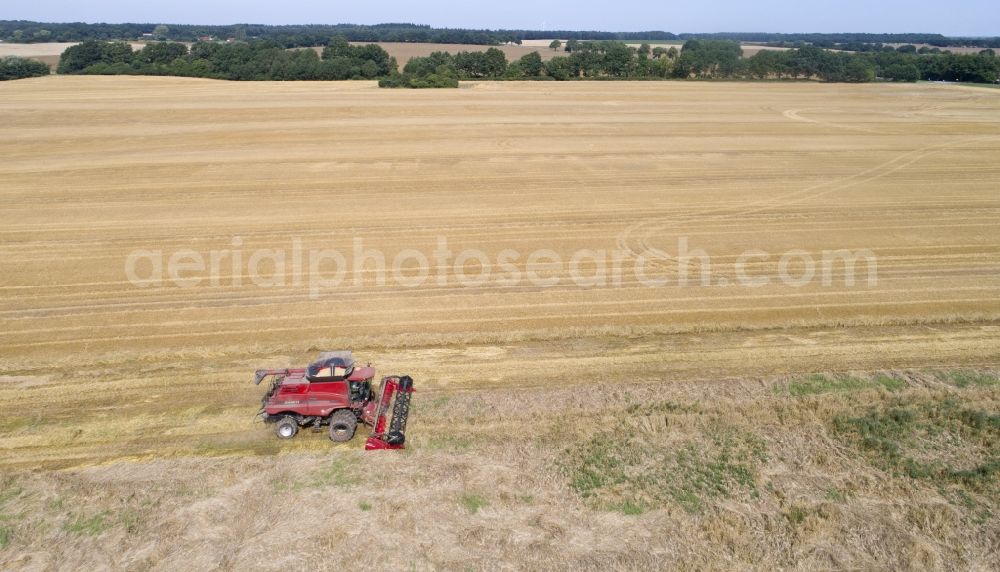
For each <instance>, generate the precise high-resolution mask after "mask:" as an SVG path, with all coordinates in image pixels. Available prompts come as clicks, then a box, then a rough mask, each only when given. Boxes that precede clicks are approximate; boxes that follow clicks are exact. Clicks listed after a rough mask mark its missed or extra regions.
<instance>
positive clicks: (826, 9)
mask: <svg viewBox="0 0 1000 572" xmlns="http://www.w3.org/2000/svg"><path fill="white" fill-rule="evenodd" d="M998 6H1000V4H998V2H997V0H952V1H950V2H949V1H947V0H837V1H830V0H815V1H810V0H738V1H723V0H689V1H687V2H685V1H669V2H668V1H664V0H652V1H650V0H647V1H636V0H611V1H608V0H603V1H598V0H500V1H496V2H477V1H476V0H465V1H461V2H455V1H443V0H375V1H366V0H353V1H351V2H344V1H343V0H328V1H325V2H324V1H322V0H319V1H309V0H281V1H278V2H275V1H274V0H270V1H258V0H165V1H161V2H144V1H142V0H103V1H100V2H80V1H79V0H72V1H71V0H3V2H2V5H0V20H41V21H48V22H69V21H83V22H155V23H160V22H164V23H180V24H232V23H254V24H311V23H316V24H336V23H355V24H377V23H381V22H413V23H418V24H429V25H432V26H436V27H463V28H523V29H549V30H552V29H563V30H566V29H569V30H604V31H621V32H624V31H641V30H665V31H668V32H675V33H681V32H936V33H941V34H945V35H952V36H1000V7H998Z"/></svg>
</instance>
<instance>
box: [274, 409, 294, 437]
mask: <svg viewBox="0 0 1000 572" xmlns="http://www.w3.org/2000/svg"><path fill="white" fill-rule="evenodd" d="M298 432H299V422H298V421H297V420H296V419H295V418H294V417H291V416H287V415H286V416H285V417H282V418H281V419H279V420H278V423H277V424H276V425H275V427H274V433H275V434H276V435H277V436H278V439H291V438H292V437H294V436H295V434H296V433H298Z"/></svg>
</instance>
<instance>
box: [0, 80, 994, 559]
mask: <svg viewBox="0 0 1000 572" xmlns="http://www.w3.org/2000/svg"><path fill="white" fill-rule="evenodd" d="M0 119H2V125H3V129H2V137H0V157H3V160H2V162H0V217H2V223H3V224H2V225H0V296H2V297H0V325H2V327H0V470H2V472H3V474H2V477H0V478H2V482H0V485H2V487H3V488H2V489H0V567H11V568H36V569H63V568H65V569H76V568H82V567H107V568H113V569H119V568H127V569H149V568H155V569H191V568H192V567H194V568H199V569H201V568H227V569H228V568H234V569H235V568H246V567H248V566H249V567H256V568H268V569H270V568H274V569H279V568H282V569H287V568H288V567H294V568H297V567H301V566H306V565H308V566H311V567H315V568H320V569H324V568H335V567H338V566H340V565H346V564H348V563H350V564H352V565H356V564H357V563H358V562H361V563H368V564H372V565H376V564H377V565H381V566H384V565H386V564H389V565H392V566H394V567H395V566H400V567H411V568H415V569H468V568H476V569H510V568H520V569H552V568H563V569H581V568H582V569H601V570H607V569H626V568H639V567H661V568H662V567H676V566H692V567H709V568H720V567H721V568H753V567H761V568H764V567H770V566H771V565H780V566H783V567H806V568H841V567H853V568H886V567H916V568H982V569H987V568H995V567H997V566H998V565H1000V556H998V554H997V548H996V546H997V544H998V539H1000V527H998V526H997V524H996V523H997V515H996V513H995V511H996V510H998V509H997V507H998V504H997V485H996V474H995V473H992V472H990V471H991V470H992V469H989V468H988V467H991V466H992V465H990V464H989V463H990V460H991V459H995V458H996V457H995V455H996V454H997V451H996V445H995V443H996V435H995V433H996V430H995V429H991V428H990V427H992V426H991V425H990V423H996V421H995V419H996V415H997V413H998V409H1000V406H998V405H1000V399H998V395H997V377H996V369H995V368H996V367H997V366H1000V296H998V294H1000V225H998V223H997V221H998V215H1000V193H998V191H1000V187H998V181H1000V90H994V89H989V88H964V87H959V86H948V85H933V84H917V85H888V84H869V85H859V86H850V85H832V84H819V83H812V82H808V83H806V82H803V83H722V82H704V83H703V82H633V83H622V82H586V83H584V82H569V83H541V82H534V83H516V82H503V83H489V82H484V83H463V85H462V87H461V88H460V89H457V90H426V91H423V90H382V89H378V88H377V87H376V85H375V84H374V83H373V82H331V83H309V82H296V83H264V82H260V83H258V82H247V83H237V82H218V81H210V80H198V79H180V78H151V77H60V76H53V77H47V78H38V79H32V80H22V81H17V82H5V83H3V84H0ZM440 249H444V250H447V251H449V254H448V255H447V256H444V255H442V257H440V258H439V256H438V253H437V251H438V250H440ZM322 251H326V253H327V254H326V255H322V254H320V253H321V252H322ZM331 252H335V253H339V254H340V255H341V256H342V257H343V260H342V262H343V263H344V264H341V263H339V262H338V258H337V257H336V256H335V255H333V254H331ZM684 253H687V254H688V255H689V258H688V259H679V258H678V257H680V256H682V255H683V254H684ZM845 253H846V254H845ZM359 254H360V256H359ZM380 259H384V268H383V267H382V266H383V265H382V263H381V262H380ZM422 259H426V260H422ZM199 260H200V261H201V264H200V265H199V263H198V261H199ZM359 260H360V262H359ZM779 277H780V278H779ZM852 277H853V280H852ZM339 348H350V349H352V350H353V351H354V353H355V355H356V356H357V357H358V358H359V359H361V360H366V361H367V360H370V361H371V362H372V363H373V365H375V366H376V367H377V368H378V369H379V371H380V373H384V374H388V373H409V374H411V375H412V376H413V377H414V378H415V379H416V383H417V391H418V393H417V394H416V397H415V398H414V399H415V411H414V414H413V417H412V419H411V423H410V433H409V440H408V442H409V447H408V450H407V451H406V452H405V453H401V454H396V455H393V454H386V455H380V454H370V453H362V452H360V450H359V449H360V448H361V442H362V441H363V439H362V437H361V436H360V435H359V437H358V438H356V439H355V440H354V441H353V442H352V443H350V444H348V445H337V446H333V445H332V444H331V443H330V442H329V440H328V439H326V437H325V434H322V433H320V434H315V435H313V434H308V432H304V433H303V434H302V435H300V436H299V437H297V438H296V439H295V440H293V441H290V442H279V441H278V440H277V439H276V438H275V437H274V435H273V433H272V432H271V430H270V428H268V427H265V426H263V425H262V424H260V423H254V421H253V415H254V413H255V412H256V411H257V408H258V406H259V399H260V393H261V389H260V388H256V387H254V386H253V385H252V384H251V383H250V381H251V377H252V373H253V371H254V370H255V369H257V368H261V367H284V366H289V365H295V364H304V363H305V362H307V361H308V360H309V359H310V358H311V357H312V356H313V355H315V354H316V353H318V352H319V351H322V350H327V349H339ZM817 375H818V376H819V377H817ZM803 384H805V385H803ZM810 384H811V385H810ZM803 387H804V388H805V389H803ZM942 403H945V404H950V403H960V405H955V406H954V407H958V408H959V409H948V407H951V406H950V405H941V404H942ZM866 408H874V409H872V412H871V415H874V416H875V417H872V419H876V420H879V419H882V417H878V415H881V414H882V413H884V411H898V410H905V411H910V412H911V413H912V415H911V417H905V416H904V417H900V419H904V421H906V422H907V423H912V424H915V425H913V426H914V427H917V428H918V429H919V431H923V433H919V434H920V435H921V437H920V438H919V439H917V438H914V439H915V440H914V441H913V443H911V442H910V441H900V443H902V445H901V446H902V447H903V449H904V450H908V449H906V447H911V448H913V451H916V452H914V453H912V455H913V456H912V458H911V460H913V459H916V461H914V462H919V463H924V462H926V463H928V465H927V466H934V467H938V468H937V469H935V470H937V471H938V473H934V474H935V475H938V476H941V475H945V476H944V477H941V478H945V477H947V478H948V479H952V480H948V481H947V482H946V483H945V484H941V483H940V482H936V481H934V480H932V479H930V477H928V476H927V475H924V474H922V473H921V474H920V475H916V476H914V475H915V474H916V473H914V472H913V470H910V469H907V470H910V473H911V474H910V476H906V475H900V474H899V471H902V470H903V469H900V467H910V468H911V469H912V467H913V466H914V465H913V463H910V464H905V463H904V462H903V460H902V458H901V457H897V456H891V455H889V456H886V457H884V458H883V457H879V456H878V455H876V454H875V453H872V451H871V450H870V448H869V449H865V448H864V447H867V446H868V445H866V443H869V442H868V441H862V440H856V439H854V437H853V435H854V433H851V432H850V431H851V428H852V427H856V426H860V425H858V423H861V422H860V421H858V422H857V423H855V421H852V420H850V419H847V417H845V416H849V415H853V414H855V413H857V414H859V415H860V414H861V413H862V412H864V411H865V410H866ZM942 408H944V409H942ZM980 414H981V415H984V416H985V417H982V419H985V421H982V423H980V421H981V420H980V421H976V419H980V418H979V417H976V416H977V415H980ZM970 415H971V417H970ZM991 416H992V417H991ZM897 417H898V416H897ZM897 417H892V418H891V419H894V420H895V421H893V422H894V423H897V422H898V423H897V424H901V423H903V421H899V419H897ZM941 419H945V420H951V421H954V423H957V424H959V425H955V426H954V427H951V426H949V427H950V429H947V428H946V429H945V430H942V431H944V432H943V433H942V432H941V431H937V432H935V431H933V430H931V429H927V427H931V425H920V423H923V421H920V420H927V421H926V423H927V424H931V422H932V421H931V420H938V421H939V420H941ZM969 419H972V421H969ZM907 420H909V421H907ZM991 420H992V421H991ZM951 421H949V422H951ZM934 422H935V423H936V422H937V421H934ZM963 423H964V425H963ZM970 423H971V425H969V424H970ZM977 423H979V424H978V425H977ZM866 426H868V425H866ZM969 427H971V429H970V428H969ZM915 430H916V429H915ZM949 431H950V432H949ZM991 431H993V432H992V433H991ZM360 433H363V431H361V430H359V434H360ZM942 434H943V435H945V436H947V435H951V436H952V438H944V437H941V435H942ZM893 435H897V434H895V433H894V434H893ZM893 438H896V437H893ZM886 439H889V437H886ZM609 443H610V444H611V445H608V444H609ZM956 443H957V444H960V445H961V447H959V448H956ZM869 444H870V443H869ZM918 445H919V446H918ZM925 445H926V446H925ZM607 446H610V447H611V449H610V450H605V449H604V447H607ZM852 447H855V448H852ZM857 447H862V448H861V449H857ZM684 451H691V455H689V456H685V455H684V454H682V452H684ZM859 451H860V452H859ZM935 455H937V456H935ZM939 458H941V459H945V460H946V462H947V463H952V465H948V466H949V467H951V466H954V467H957V468H955V469H954V470H953V471H952V472H946V473H942V472H941V470H940V466H939V465H934V464H933V462H932V461H933V460H934V459H939ZM928 459H930V460H928ZM650 463H653V464H650ZM920 466H923V465H920ZM977 467H987V469H984V471H985V473H983V474H985V475H986V476H985V477H984V479H985V480H984V479H980V480H975V479H973V478H972V477H968V478H966V476H963V475H967V474H969V475H972V474H976V475H978V474H980V473H981V472H983V471H979V469H977ZM949 470H951V469H949ZM962 471H965V472H962ZM977 478H978V477H977ZM970 479H971V480H970ZM678 483H680V484H678ZM970 483H972V484H970ZM380 531H381V532H386V533H387V534H383V535H379V534H375V533H377V532H380ZM359 544H364V545H367V546H369V548H370V550H369V551H367V552H365V553H364V554H363V555H362V556H358V554H357V552H356V550H355V547H356V546H358V545H359ZM359 558H360V560H359Z"/></svg>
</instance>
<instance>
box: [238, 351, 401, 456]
mask: <svg viewBox="0 0 1000 572" xmlns="http://www.w3.org/2000/svg"><path fill="white" fill-rule="evenodd" d="M268 377H270V378H271V385H270V388H269V389H268V391H267V393H266V394H265V395H264V399H263V400H262V401H261V408H260V412H259V413H258V415H259V416H260V417H261V418H262V419H263V420H264V422H265V423H274V424H275V433H277V435H278V438H280V439H291V438H292V437H294V436H295V435H296V433H298V432H299V428H300V427H309V428H311V429H312V430H313V431H322V427H323V426H324V425H326V426H329V428H330V439H331V440H333V441H337V442H344V441H350V440H351V438H353V437H354V432H355V431H356V430H357V427H358V421H361V422H362V423H365V424H368V425H370V426H371V427H372V432H371V435H370V436H369V437H368V441H367V442H366V443H365V449H366V450H369V451H371V450H377V449H402V448H404V446H405V441H406V436H405V433H406V419H407V417H409V415H410V394H412V393H413V379H412V378H411V377H410V376H407V375H404V376H389V377H384V378H382V383H381V384H380V387H379V389H378V393H377V394H376V392H375V391H374V390H373V389H372V380H374V379H375V368H373V367H371V364H369V365H367V366H365V367H358V366H357V365H356V364H355V362H354V358H353V356H351V352H349V351H339V352H326V353H323V354H320V356H319V359H317V360H316V361H314V362H313V363H311V364H309V367H305V368H288V369H260V370H257V373H256V374H255V375H254V385H260V382H261V381H263V380H264V379H266V378H268Z"/></svg>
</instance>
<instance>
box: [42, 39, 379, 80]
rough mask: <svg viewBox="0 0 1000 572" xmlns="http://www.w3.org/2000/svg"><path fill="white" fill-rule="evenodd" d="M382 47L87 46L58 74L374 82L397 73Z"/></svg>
mask: <svg viewBox="0 0 1000 572" xmlns="http://www.w3.org/2000/svg"><path fill="white" fill-rule="evenodd" d="M397 67H398V66H397V63H396V60H395V59H394V58H391V57H390V56H389V54H388V53H387V52H386V51H385V50H384V49H382V48H381V47H380V46H378V45H375V44H369V45H364V46H353V45H351V44H349V43H348V42H347V40H346V39H344V38H343V37H338V38H335V39H334V40H332V41H330V42H329V45H327V47H325V48H324V49H323V51H322V53H321V54H320V53H317V51H316V50H314V49H312V48H309V49H292V50H289V49H285V48H284V47H282V46H280V45H279V44H277V43H275V42H270V41H264V40H255V41H251V42H233V43H219V42H197V43H195V44H193V45H192V46H191V48H190V50H189V49H188V47H187V45H185V44H181V43H177V42H152V43H149V44H146V45H145V46H144V47H143V48H142V49H141V50H139V51H133V49H132V46H130V45H129V44H127V43H125V42H106V41H102V40H90V41H87V42H82V43H80V44H77V45H75V46H72V47H70V48H67V49H66V51H64V52H63V54H62V57H60V59H59V66H58V68H57V71H58V72H59V73H61V74H93V75H172V76H187V77H205V78H212V79H227V80H241V81H251V80H255V81H267V80H272V81H275V80H276V81H293V80H345V79H375V78H379V77H385V76H388V75H389V74H390V73H392V72H393V71H395V70H396V69H397Z"/></svg>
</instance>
